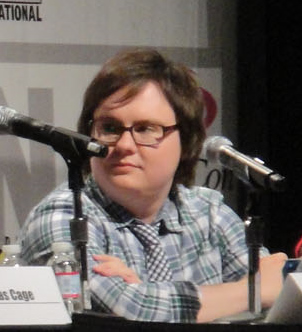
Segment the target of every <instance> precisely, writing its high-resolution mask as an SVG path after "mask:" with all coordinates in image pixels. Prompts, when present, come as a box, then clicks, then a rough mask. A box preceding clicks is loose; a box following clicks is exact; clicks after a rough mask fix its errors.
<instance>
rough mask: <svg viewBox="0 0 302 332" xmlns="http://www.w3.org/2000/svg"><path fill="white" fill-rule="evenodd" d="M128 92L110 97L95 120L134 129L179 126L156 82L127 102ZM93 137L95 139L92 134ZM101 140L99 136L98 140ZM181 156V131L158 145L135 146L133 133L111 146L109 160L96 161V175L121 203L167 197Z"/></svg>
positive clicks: (171, 133)
mask: <svg viewBox="0 0 302 332" xmlns="http://www.w3.org/2000/svg"><path fill="white" fill-rule="evenodd" d="M126 92H127V89H121V90H119V91H117V92H116V93H114V94H113V95H111V96H110V97H108V98H107V99H106V100H105V101H104V102H103V103H102V104H101V105H100V106H99V107H98V108H97V109H96V111H95V113H94V120H96V119H101V120H100V121H103V120H105V121H107V122H108V121H109V122H110V121H113V123H119V124H120V125H122V126H125V127H130V126H133V125H134V124H137V123H143V122H146V121H147V122H149V123H153V124H159V125H163V126H171V125H174V124H176V119H175V113H174V111H173V109H172V108H171V106H170V104H169V102H168V101H167V99H166V98H165V96H164V94H163V93H162V91H161V90H160V88H159V86H158V85H157V84H156V83H154V82H148V83H147V84H146V85H145V86H144V87H143V89H142V90H141V91H140V92H139V93H138V94H137V95H136V96H134V97H133V98H131V99H129V100H127V101H126V102H125V101H122V100H123V98H122V97H123V96H124V95H125V93H126ZM92 136H94V137H96V136H95V133H94V131H92ZM96 138H97V137H96ZM180 155H181V143H180V136H179V132H178V130H174V131H171V132H170V133H169V134H168V135H167V136H166V137H165V138H164V139H163V140H162V141H160V142H159V143H158V144H156V145H152V146H145V145H140V144H137V143H135V141H134V139H133V137H132V134H131V132H130V131H125V132H124V133H123V134H122V135H121V137H120V138H119V140H118V141H117V142H116V143H115V144H114V145H113V146H110V147H109V153H108V155H107V157H106V158H104V159H101V158H95V157H94V158H92V159H91V170H92V174H93V176H94V178H95V180H96V181H97V183H98V184H99V186H100V187H101V189H102V190H103V191H104V192H105V193H106V194H107V195H109V197H111V198H112V199H114V200H115V201H117V202H120V201H121V199H120V198H122V196H124V195H127V194H129V195H132V194H135V195H137V194H138V195H140V196H142V197H143V196H144V195H148V196H150V195H167V194H168V192H169V190H170V188H171V185H172V182H173V177H174V174H175V172H176V169H177V166H178V163H179V160H180Z"/></svg>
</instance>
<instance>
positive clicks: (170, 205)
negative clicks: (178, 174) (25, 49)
mask: <svg viewBox="0 0 302 332" xmlns="http://www.w3.org/2000/svg"><path fill="white" fill-rule="evenodd" d="M87 183H88V185H89V186H88V187H90V188H91V189H92V195H93V197H94V199H95V200H96V201H97V202H98V203H99V204H101V206H102V207H103V208H104V210H105V211H106V212H107V213H108V217H109V218H111V221H112V222H114V223H115V224H116V228H124V227H127V226H129V224H130V223H132V222H133V221H134V220H138V219H137V218H135V216H134V215H133V214H132V213H130V212H129V211H128V210H126V209H125V208H124V207H123V206H121V205H119V204H118V203H116V202H114V201H113V200H111V199H110V198H109V197H107V196H106V195H105V194H104V193H103V192H102V190H101V189H100V187H99V186H98V185H97V183H96V182H95V180H94V179H93V177H92V176H91V175H90V176H89V177H88V179H87ZM159 223H160V224H161V226H160V227H161V229H165V230H166V231H167V232H172V233H179V232H181V231H182V226H181V222H180V218H179V212H178V209H177V208H176V205H175V199H173V198H172V197H171V198H170V197H168V198H167V199H166V201H165V202H164V204H163V206H162V208H161V209H160V211H159V213H158V215H157V217H156V220H155V221H154V222H153V223H152V224H154V225H156V224H159Z"/></svg>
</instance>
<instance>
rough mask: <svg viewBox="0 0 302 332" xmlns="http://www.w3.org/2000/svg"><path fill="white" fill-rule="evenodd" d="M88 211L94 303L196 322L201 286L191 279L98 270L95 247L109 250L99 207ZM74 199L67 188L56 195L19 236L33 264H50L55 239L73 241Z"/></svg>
mask: <svg viewBox="0 0 302 332" xmlns="http://www.w3.org/2000/svg"><path fill="white" fill-rule="evenodd" d="M86 212H88V213H90V216H88V219H89V223H88V231H89V243H88V250H87V254H88V267H89V287H90V292H91V298H92V303H93V309H94V310H95V311H98V312H105V313H110V314H114V315H117V316H121V317H124V318H126V319H132V320H141V321H161V322H195V321H196V317H197V313H198V311H199V308H200V302H199V289H198V286H197V285H195V284H194V283H191V282H183V281H178V282H161V283H149V282H146V283H142V284H127V283H125V282H124V281H123V280H122V278H120V277H102V276H100V275H98V274H96V273H94V272H92V266H93V265H94V264H95V261H94V260H93V258H92V254H94V253H98V254H101V253H106V250H105V247H104V246H103V244H102V243H101V242H99V241H97V240H96V238H99V236H98V235H97V234H98V233H99V231H100V229H99V227H97V226H96V223H97V221H95V222H94V221H93V219H94V218H96V215H95V214H94V210H93V208H91V209H90V211H89V209H88V210H87V211H86ZM72 217H73V205H72V201H70V196H68V194H67V193H62V194H61V195H60V196H57V197H56V198H55V199H52V198H49V199H48V200H46V201H45V200H44V201H43V203H41V204H40V205H39V206H38V207H37V208H35V209H34V210H33V211H32V212H31V214H30V215H29V217H28V219H27V221H26V223H25V224H24V226H23V228H22V230H21V233H20V237H19V242H21V243H22V257H23V258H24V259H25V260H26V261H27V263H28V264H30V265H36V264H39V265H42V264H45V263H46V261H47V259H48V257H49V254H50V253H51V243H52V242H54V241H69V242H70V227H69V224H70V220H71V218H72Z"/></svg>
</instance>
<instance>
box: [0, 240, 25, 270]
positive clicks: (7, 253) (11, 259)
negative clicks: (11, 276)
mask: <svg viewBox="0 0 302 332" xmlns="http://www.w3.org/2000/svg"><path fill="white" fill-rule="evenodd" d="M2 251H3V253H4V259H3V260H2V262H1V266H15V267H18V266H24V265H26V263H25V261H24V260H23V259H21V257H20V253H21V247H20V245H19V244H5V245H3V246H2Z"/></svg>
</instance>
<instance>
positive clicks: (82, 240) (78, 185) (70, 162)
mask: <svg viewBox="0 0 302 332" xmlns="http://www.w3.org/2000/svg"><path fill="white" fill-rule="evenodd" d="M52 139H53V141H54V142H55V141H56V142H60V144H55V147H56V148H55V150H56V151H57V152H59V153H60V154H61V155H62V157H63V159H64V160H65V162H66V164H67V166H68V182H69V189H71V190H72V192H73V205H74V217H73V218H72V219H71V220H70V236H71V242H72V243H73V245H74V248H75V257H76V259H77V261H78V262H79V263H80V280H81V295H82V297H81V300H82V308H83V310H85V309H87V310H89V309H91V301H90V291H89V287H88V268H87V242H88V230H87V224H88V222H87V217H86V216H84V215H83V211H82V201H81V192H82V188H83V187H84V180H83V174H82V166H83V162H84V160H85V158H84V156H83V155H82V154H81V153H80V152H79V150H78V148H77V145H76V143H75V142H74V141H73V140H72V138H70V137H66V135H63V136H62V135H60V133H56V132H54V133H53V137H52Z"/></svg>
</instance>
